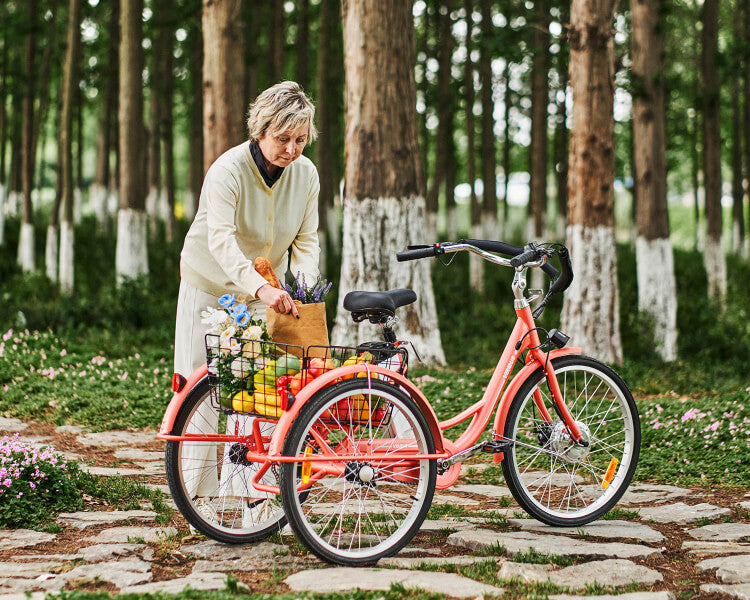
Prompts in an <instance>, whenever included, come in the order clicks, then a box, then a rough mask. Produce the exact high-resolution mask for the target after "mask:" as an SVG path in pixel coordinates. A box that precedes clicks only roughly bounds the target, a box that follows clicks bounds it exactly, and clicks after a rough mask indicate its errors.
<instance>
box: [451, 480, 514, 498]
mask: <svg viewBox="0 0 750 600" xmlns="http://www.w3.org/2000/svg"><path fill="white" fill-rule="evenodd" d="M450 490H451V492H463V493H465V494H476V495H477V496H486V497H487V498H512V497H513V496H512V495H511V493H510V490H509V489H508V488H506V487H503V486H501V485H485V484H481V483H474V484H467V485H454V486H451V488H450Z"/></svg>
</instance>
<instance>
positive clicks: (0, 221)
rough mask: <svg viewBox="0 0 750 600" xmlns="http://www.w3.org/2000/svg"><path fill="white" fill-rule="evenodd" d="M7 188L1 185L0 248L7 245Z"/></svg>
mask: <svg viewBox="0 0 750 600" xmlns="http://www.w3.org/2000/svg"><path fill="white" fill-rule="evenodd" d="M5 195H6V194H5V186H4V185H0V246H2V245H4V244H5V209H6V207H5V200H6V198H5Z"/></svg>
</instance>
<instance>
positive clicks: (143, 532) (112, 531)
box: [83, 527, 177, 544]
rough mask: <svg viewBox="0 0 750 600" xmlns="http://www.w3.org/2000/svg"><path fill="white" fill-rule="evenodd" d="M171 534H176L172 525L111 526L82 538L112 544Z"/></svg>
mask: <svg viewBox="0 0 750 600" xmlns="http://www.w3.org/2000/svg"><path fill="white" fill-rule="evenodd" d="M171 535H177V529H175V528H174V527H111V528H109V529H104V530H103V531H100V532H99V533H98V534H97V535H95V536H91V537H86V538H83V539H84V541H87V542H95V543H97V544H114V543H117V542H128V541H133V540H140V539H142V540H143V541H145V542H158V541H159V540H163V539H164V538H166V537H169V536H171Z"/></svg>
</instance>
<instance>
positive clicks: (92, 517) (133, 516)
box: [57, 510, 156, 529]
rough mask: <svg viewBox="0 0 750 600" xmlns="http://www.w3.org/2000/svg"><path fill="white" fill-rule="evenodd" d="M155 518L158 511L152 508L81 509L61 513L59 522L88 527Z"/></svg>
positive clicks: (82, 527)
mask: <svg viewBox="0 0 750 600" xmlns="http://www.w3.org/2000/svg"><path fill="white" fill-rule="evenodd" d="M155 518H156V513H155V512H154V511H152V510H111V511H101V512H100V511H79V512H72V513H60V514H59V515H58V517H57V522H58V523H63V524H64V525H72V526H73V527H75V528H77V529H86V528H87V527H93V526H95V525H103V524H107V523H119V522H121V521H153V520H154V519H155Z"/></svg>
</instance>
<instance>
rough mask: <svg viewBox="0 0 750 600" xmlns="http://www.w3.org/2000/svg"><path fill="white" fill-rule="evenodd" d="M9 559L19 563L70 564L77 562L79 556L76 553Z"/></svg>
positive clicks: (18, 556)
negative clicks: (48, 562) (58, 562)
mask: <svg viewBox="0 0 750 600" xmlns="http://www.w3.org/2000/svg"><path fill="white" fill-rule="evenodd" d="M10 558H11V559H12V560H14V561H17V562H21V563H35V562H45V561H48V560H52V561H62V562H70V561H71V560H79V559H80V558H81V554H80V553H78V552H76V553H74V554H73V553H67V554H14V555H13V556H11V557H10Z"/></svg>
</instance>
